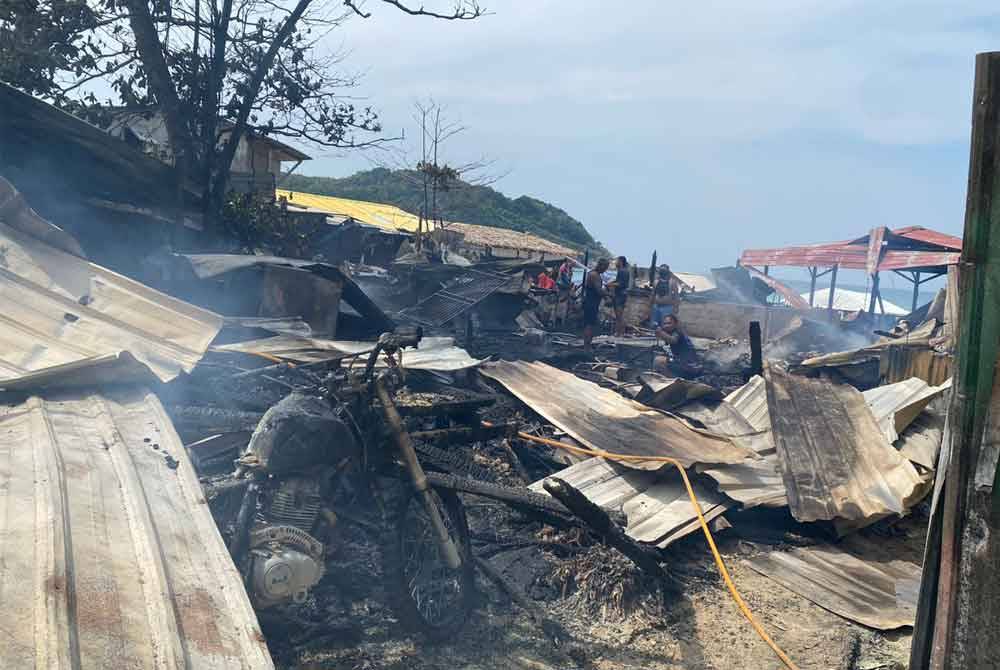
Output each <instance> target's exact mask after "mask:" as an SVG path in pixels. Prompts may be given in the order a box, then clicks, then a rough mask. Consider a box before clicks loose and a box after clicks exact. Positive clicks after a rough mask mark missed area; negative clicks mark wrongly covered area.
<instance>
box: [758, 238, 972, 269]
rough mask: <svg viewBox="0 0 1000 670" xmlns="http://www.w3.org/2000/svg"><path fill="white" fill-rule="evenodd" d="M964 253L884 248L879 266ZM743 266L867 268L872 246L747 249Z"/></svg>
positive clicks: (920, 263)
mask: <svg viewBox="0 0 1000 670" xmlns="http://www.w3.org/2000/svg"><path fill="white" fill-rule="evenodd" d="M960 255H961V254H960V253H959V252H953V251H917V250H910V251H906V250H888V251H883V253H882V258H881V260H880V261H879V264H878V269H879V271H882V270H907V269H919V268H930V267H940V266H947V265H955V264H956V263H958V261H959V256H960ZM740 265H757V266H763V265H770V266H779V267H780V266H786V267H822V268H828V267H833V266H835V265H837V266H840V267H842V268H847V269H851V270H865V269H866V268H867V266H868V249H867V248H866V247H859V246H844V245H839V244H826V245H816V246H810V247H786V248H783V249H747V250H746V251H744V252H743V253H742V254H741V255H740Z"/></svg>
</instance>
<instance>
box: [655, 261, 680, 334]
mask: <svg viewBox="0 0 1000 670" xmlns="http://www.w3.org/2000/svg"><path fill="white" fill-rule="evenodd" d="M657 274H658V275H659V278H658V279H657V280H656V285H655V286H654V288H653V305H652V310H651V314H650V317H649V322H650V326H651V327H652V328H659V327H660V324H661V323H663V317H665V316H667V315H668V314H677V307H678V305H679V304H680V296H681V283H680V282H679V281H677V277H675V276H674V273H672V272H671V271H670V266H669V265H663V266H661V267H660V270H659V272H658V273H657Z"/></svg>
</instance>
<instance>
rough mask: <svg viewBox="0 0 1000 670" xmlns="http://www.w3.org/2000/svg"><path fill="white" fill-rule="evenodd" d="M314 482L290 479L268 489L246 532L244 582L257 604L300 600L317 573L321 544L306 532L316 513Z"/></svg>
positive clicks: (318, 498) (320, 565) (320, 567)
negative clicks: (247, 559) (248, 562)
mask: <svg viewBox="0 0 1000 670" xmlns="http://www.w3.org/2000/svg"><path fill="white" fill-rule="evenodd" d="M321 501H322V498H321V496H320V486H319V483H318V482H317V481H316V480H314V479H310V478H305V477H290V478H287V479H284V480H282V481H281V483H280V484H279V485H278V487H277V488H276V489H273V490H272V491H270V492H269V494H268V495H267V497H266V499H265V506H264V509H263V510H262V513H261V515H260V516H259V517H258V519H257V521H256V523H255V524H254V529H253V531H252V532H251V533H250V557H251V561H252V565H251V568H250V581H251V585H252V591H253V596H254V600H255V601H256V602H257V604H258V605H259V606H261V607H270V606H273V605H279V604H282V603H287V602H297V603H301V602H303V601H304V600H305V599H306V596H308V594H309V589H311V588H312V587H313V586H315V585H316V584H317V583H318V582H319V580H320V579H322V577H323V571H324V567H323V543H322V542H320V541H319V540H317V539H316V538H314V537H313V536H312V535H310V531H312V529H313V527H314V526H315V524H316V520H317V518H318V517H319V514H320V508H321Z"/></svg>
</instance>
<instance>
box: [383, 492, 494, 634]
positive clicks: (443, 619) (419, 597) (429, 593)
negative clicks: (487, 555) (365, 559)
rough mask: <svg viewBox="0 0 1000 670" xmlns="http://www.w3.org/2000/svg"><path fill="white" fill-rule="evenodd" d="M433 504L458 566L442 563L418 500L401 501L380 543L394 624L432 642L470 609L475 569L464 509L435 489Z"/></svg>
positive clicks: (455, 626) (448, 494)
mask: <svg viewBox="0 0 1000 670" xmlns="http://www.w3.org/2000/svg"><path fill="white" fill-rule="evenodd" d="M431 497H432V498H433V499H434V502H435V503H436V504H437V507H438V510H439V512H440V513H441V517H442V519H443V520H444V523H445V527H447V529H448V533H449V535H450V536H451V540H452V542H454V543H455V546H456V547H457V548H458V551H459V556H461V558H462V565H461V566H460V567H459V568H458V569H452V568H450V567H449V566H448V564H447V562H446V561H445V558H444V555H443V552H442V551H441V547H440V545H439V543H438V539H437V535H436V533H435V532H434V528H433V526H432V524H431V521H430V518H429V516H428V515H427V511H426V509H425V508H424V503H423V500H422V499H421V497H420V496H419V495H418V494H416V493H415V492H414V493H411V494H409V495H406V496H404V499H403V500H402V503H401V505H400V507H399V510H398V512H397V514H396V516H395V518H394V519H393V522H392V523H391V524H390V536H389V537H388V538H386V541H385V542H383V543H382V544H383V552H382V553H383V570H384V574H385V578H386V582H387V587H388V589H387V590H388V593H389V598H390V600H391V603H392V606H393V609H394V610H395V612H396V615H397V616H398V617H399V620H400V623H402V624H403V626H404V627H406V628H407V629H408V630H410V631H411V632H413V633H418V634H420V635H422V636H423V637H425V638H426V639H428V640H430V641H432V642H439V641H443V640H446V639H448V638H449V637H451V636H453V635H454V634H455V633H457V632H458V631H459V630H460V629H461V628H462V626H463V625H464V624H465V622H466V621H467V620H468V617H469V614H470V613H471V611H472V609H473V607H474V605H475V569H474V566H473V558H472V550H471V544H470V541H469V525H468V521H467V520H466V517H465V508H464V507H462V502H461V500H459V498H458V496H457V495H455V493H454V492H452V491H447V490H443V489H442V490H435V491H433V492H432V493H431Z"/></svg>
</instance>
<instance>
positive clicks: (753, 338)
mask: <svg viewBox="0 0 1000 670" xmlns="http://www.w3.org/2000/svg"><path fill="white" fill-rule="evenodd" d="M749 334H750V370H749V374H748V375H747V376H748V377H752V376H753V375H762V374H764V355H763V348H762V346H761V339H760V321H751V322H750V333H749Z"/></svg>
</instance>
